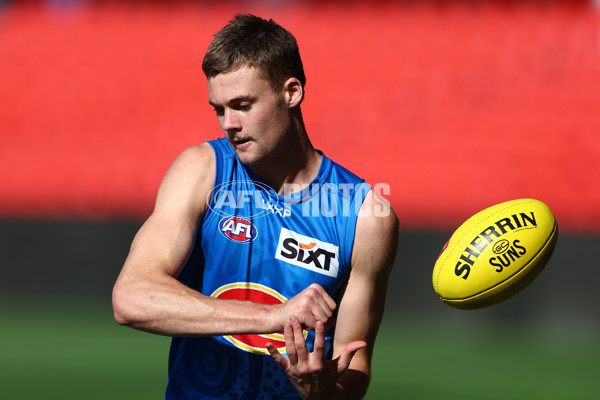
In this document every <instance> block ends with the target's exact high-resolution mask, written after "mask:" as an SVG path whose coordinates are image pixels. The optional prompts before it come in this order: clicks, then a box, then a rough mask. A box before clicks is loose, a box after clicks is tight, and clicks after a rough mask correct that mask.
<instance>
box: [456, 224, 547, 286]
mask: <svg viewBox="0 0 600 400" xmlns="http://www.w3.org/2000/svg"><path fill="white" fill-rule="evenodd" d="M526 227H530V228H531V227H537V221H536V220H535V215H534V213H533V212H530V213H529V214H527V213H519V214H513V215H511V216H510V217H507V218H503V219H501V220H499V221H496V222H495V223H493V224H492V225H490V226H488V227H487V228H485V229H484V230H483V231H482V232H481V233H480V234H479V235H477V236H476V237H475V239H473V240H472V241H471V243H470V244H469V245H468V246H467V248H466V249H465V250H464V251H463V253H462V255H461V256H460V259H459V261H458V262H457V263H456V267H454V274H455V275H456V276H459V277H461V278H463V279H467V278H468V277H469V274H470V273H471V267H473V264H475V260H477V257H479V255H480V254H481V252H482V251H483V250H485V249H486V248H487V247H488V246H489V245H491V244H492V243H494V241H495V240H496V239H499V238H500V237H501V236H502V235H504V234H505V233H506V232H510V231H514V230H517V229H523V228H526ZM515 242H518V241H515ZM510 248H511V244H510V243H508V241H507V240H504V239H503V240H500V241H498V243H497V244H495V245H494V248H493V250H494V252H495V253H496V254H502V253H504V252H506V251H507V250H510ZM512 248H513V250H514V251H513V252H514V255H515V256H516V255H519V257H520V256H521V255H523V254H525V248H523V247H522V246H520V245H519V243H516V244H515V243H514V242H513V244H512ZM521 253H522V254H521ZM511 255H512V253H511ZM509 256H510V255H509ZM496 258H497V257H493V259H494V262H496V261H497V260H495V259H496ZM512 261H514V260H512ZM490 263H491V264H492V265H495V266H497V265H496V264H494V263H493V262H492V260H490ZM501 271H502V269H501V270H500V271H498V272H501Z"/></svg>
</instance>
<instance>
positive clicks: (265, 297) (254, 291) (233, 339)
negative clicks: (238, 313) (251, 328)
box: [210, 282, 307, 354]
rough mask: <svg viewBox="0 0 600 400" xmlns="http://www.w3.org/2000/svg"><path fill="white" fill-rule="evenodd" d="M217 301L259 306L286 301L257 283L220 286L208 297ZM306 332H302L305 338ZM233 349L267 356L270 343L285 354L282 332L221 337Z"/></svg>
mask: <svg viewBox="0 0 600 400" xmlns="http://www.w3.org/2000/svg"><path fill="white" fill-rule="evenodd" d="M210 296H211V297H214V298H217V299H229V300H245V301H252V302H254V303H261V304H281V303H285V302H286V301H287V299H286V298H285V297H283V296H282V295H281V294H280V293H279V292H277V291H276V290H273V289H271V288H270V287H267V286H264V285H260V284H258V283H247V282H236V283H230V284H228V285H224V286H221V287H220V288H218V289H217V290H215V291H214V292H213V294H211V295H210ZM306 335H307V332H306V331H304V337H305V338H306ZM223 337H224V338H225V339H226V340H228V341H229V342H230V343H232V344H233V345H234V346H235V347H237V348H239V349H242V350H245V351H248V352H251V353H259V354H269V352H268V351H267V349H266V347H265V346H266V344H267V343H269V342H270V343H272V344H273V345H274V346H275V347H276V348H277V349H278V350H280V351H281V352H285V338H284V336H283V332H279V333H271V334H262V335H231V336H223Z"/></svg>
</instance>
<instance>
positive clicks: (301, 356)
mask: <svg viewBox="0 0 600 400" xmlns="http://www.w3.org/2000/svg"><path fill="white" fill-rule="evenodd" d="M290 322H291V324H292V330H293V332H294V349H295V351H296V355H297V357H298V362H306V360H307V359H308V354H309V353H308V348H306V341H305V340H304V331H303V330H302V325H300V321H299V320H298V318H296V317H292V318H290ZM286 345H287V341H286ZM288 356H289V353H288Z"/></svg>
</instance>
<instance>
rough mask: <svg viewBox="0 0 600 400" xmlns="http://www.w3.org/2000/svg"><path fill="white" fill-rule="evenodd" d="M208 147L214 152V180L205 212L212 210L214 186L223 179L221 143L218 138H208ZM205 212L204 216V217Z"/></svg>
mask: <svg viewBox="0 0 600 400" xmlns="http://www.w3.org/2000/svg"><path fill="white" fill-rule="evenodd" d="M207 143H208V144H209V145H210V147H212V149H213V152H214V153H215V181H214V182H213V190H211V193H210V200H209V203H208V210H206V214H208V213H210V212H211V210H212V206H213V205H214V188H216V187H217V186H218V185H220V184H221V182H222V181H223V159H224V156H223V149H222V144H221V143H220V142H219V141H218V140H210V141H208V142H207ZM206 214H205V215H204V217H205V218H206Z"/></svg>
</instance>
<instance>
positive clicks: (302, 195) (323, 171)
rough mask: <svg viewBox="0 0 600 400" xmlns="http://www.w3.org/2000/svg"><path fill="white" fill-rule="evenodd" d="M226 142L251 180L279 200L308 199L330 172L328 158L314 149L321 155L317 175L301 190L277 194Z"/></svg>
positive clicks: (289, 201)
mask: <svg viewBox="0 0 600 400" xmlns="http://www.w3.org/2000/svg"><path fill="white" fill-rule="evenodd" d="M227 144H228V145H229V148H230V150H231V151H232V152H233V155H234V156H235V159H236V161H237V163H238V164H239V165H241V166H242V168H244V170H245V171H246V173H247V174H248V176H249V177H250V178H251V179H252V180H253V181H257V182H258V183H260V184H261V185H264V186H265V187H268V188H269V192H270V195H271V196H273V197H276V198H277V199H278V200H279V201H282V202H286V203H292V204H294V203H302V202H304V201H307V200H309V199H310V198H312V197H313V196H315V195H316V194H318V193H319V190H318V189H319V188H320V187H321V185H322V184H323V183H325V182H326V181H327V179H328V178H329V174H330V172H331V168H332V166H333V164H332V161H331V159H330V158H328V157H327V156H326V155H325V154H324V153H323V152H322V151H321V150H319V149H315V151H316V152H317V153H319V154H320V155H321V164H320V165H319V170H318V172H317V176H315V178H314V179H313V180H312V181H310V183H308V184H307V185H306V186H305V187H303V188H302V190H300V191H298V192H296V193H293V194H291V195H284V194H278V193H277V192H275V190H273V188H271V187H270V186H269V185H267V184H266V183H265V182H264V181H263V179H262V178H261V177H260V176H258V174H256V172H254V171H253V170H252V168H250V167H248V166H246V165H244V164H243V163H242V162H241V161H240V159H239V158H238V156H237V154H235V151H233V149H232V148H231V145H230V144H229V142H227ZM315 189H316V190H315Z"/></svg>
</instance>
